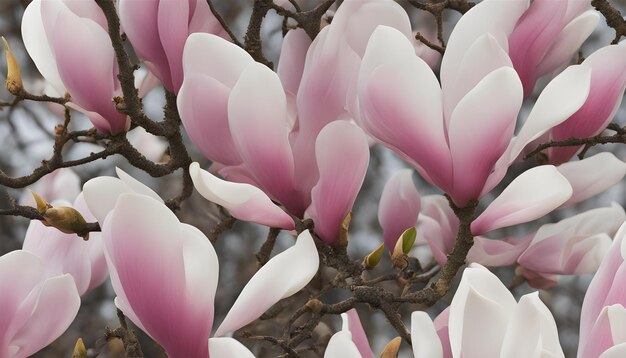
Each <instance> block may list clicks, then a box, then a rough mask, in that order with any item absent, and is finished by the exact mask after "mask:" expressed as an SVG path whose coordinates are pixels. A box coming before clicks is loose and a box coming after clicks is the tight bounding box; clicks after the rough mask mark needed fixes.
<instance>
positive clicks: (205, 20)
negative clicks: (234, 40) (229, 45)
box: [189, 0, 231, 40]
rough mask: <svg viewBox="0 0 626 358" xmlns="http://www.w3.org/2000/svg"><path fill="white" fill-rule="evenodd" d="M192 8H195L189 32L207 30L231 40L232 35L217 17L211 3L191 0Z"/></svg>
mask: <svg viewBox="0 0 626 358" xmlns="http://www.w3.org/2000/svg"><path fill="white" fill-rule="evenodd" d="M189 5H190V8H194V5H195V8H194V9H193V15H192V16H190V20H189V33H190V34H191V33H195V32H206V33H209V34H215V35H218V36H219V37H222V38H224V39H226V40H231V38H230V35H229V34H228V33H227V32H226V30H224V28H223V27H222V25H221V24H220V22H219V21H218V20H217V19H216V18H215V15H213V12H212V11H211V8H210V7H209V4H208V3H207V2H206V1H203V0H191V1H190V2H189Z"/></svg>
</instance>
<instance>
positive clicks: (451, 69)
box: [441, 0, 528, 88]
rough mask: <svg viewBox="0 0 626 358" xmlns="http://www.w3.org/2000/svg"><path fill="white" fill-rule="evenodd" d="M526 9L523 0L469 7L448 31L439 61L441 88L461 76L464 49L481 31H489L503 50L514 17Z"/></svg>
mask: <svg viewBox="0 0 626 358" xmlns="http://www.w3.org/2000/svg"><path fill="white" fill-rule="evenodd" d="M527 8H528V2H527V1H498V0H489V1H482V2H481V3H479V4H477V5H476V6H474V7H472V8H471V9H470V10H469V11H468V12H466V13H465V15H463V17H461V19H460V20H459V22H457V24H456V26H455V27H454V30H453V31H452V33H451V34H450V39H449V40H448V45H447V46H446V53H445V55H444V56H443V59H442V62H441V83H442V85H443V87H444V88H448V87H450V85H451V84H452V83H454V82H456V81H457V78H459V76H463V75H464V74H461V72H460V71H459V64H460V63H461V61H462V59H463V57H464V56H465V54H466V53H467V51H468V48H469V47H470V46H471V45H472V44H473V43H474V41H476V39H478V38H479V37H480V36H482V35H484V34H487V33H489V34H491V35H492V36H493V37H494V38H495V39H496V40H497V41H498V43H499V44H500V47H502V48H503V49H504V50H505V51H508V37H509V35H510V34H511V32H512V31H513V28H514V26H515V24H516V23H517V21H518V19H519V18H520V17H521V16H522V14H523V13H524V11H526V9H527Z"/></svg>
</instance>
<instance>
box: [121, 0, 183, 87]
mask: <svg viewBox="0 0 626 358" xmlns="http://www.w3.org/2000/svg"><path fill="white" fill-rule="evenodd" d="M160 2H161V1H159V0H147V1H135V0H120V2H119V5H118V11H119V15H120V23H121V24H122V27H123V28H124V32H125V33H126V35H127V36H128V39H129V40H130V42H131V43H132V45H133V49H134V50H135V52H137V55H138V56H139V57H140V58H142V59H144V60H147V61H149V62H150V63H151V64H152V66H151V67H152V70H153V73H154V75H155V76H157V77H158V78H159V79H160V80H161V82H163V83H164V86H165V87H166V88H167V89H168V90H170V91H173V90H174V86H173V84H172V78H171V74H170V67H169V63H168V61H167V57H166V56H165V51H164V50H163V46H162V45H161V39H160V38H159V30H158V12H159V3H160Z"/></svg>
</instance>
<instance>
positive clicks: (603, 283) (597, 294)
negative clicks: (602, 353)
mask: <svg viewBox="0 0 626 358" xmlns="http://www.w3.org/2000/svg"><path fill="white" fill-rule="evenodd" d="M624 235H626V224H622V226H621V227H620V229H619V230H618V232H617V234H615V238H614V240H613V244H612V245H611V249H610V250H609V253H608V254H607V255H606V256H605V258H604V260H602V263H601V264H600V267H599V268H598V271H597V272H596V274H595V275H594V277H593V279H592V280H591V283H590V284H589V288H588V289H587V293H586V294H585V299H584V300H583V306H582V311H581V315H580V344H579V348H578V351H579V352H583V351H584V350H585V347H586V345H587V342H593V341H592V340H590V337H591V335H592V333H593V332H592V331H593V327H594V324H595V322H596V319H597V318H598V316H600V313H601V311H602V310H603V308H604V307H605V306H607V305H611V304H615V303H619V304H621V305H622V306H623V305H624V304H626V297H621V298H620V297H619V296H620V294H619V293H620V292H623V291H624V287H623V283H622V280H620V279H619V277H621V276H620V274H622V275H623V266H624V258H623V252H624V251H626V250H625V248H624V246H626V245H624V240H623V239H624ZM613 286H615V290H614V288H613ZM615 292H617V294H615ZM622 296H623V295H622ZM593 345H594V344H592V345H591V346H593Z"/></svg>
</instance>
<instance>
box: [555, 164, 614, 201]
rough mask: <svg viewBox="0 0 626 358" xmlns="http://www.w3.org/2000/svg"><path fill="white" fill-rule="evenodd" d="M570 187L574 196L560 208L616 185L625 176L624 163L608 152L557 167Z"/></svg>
mask: <svg viewBox="0 0 626 358" xmlns="http://www.w3.org/2000/svg"><path fill="white" fill-rule="evenodd" d="M557 170H558V171H559V173H561V174H562V175H563V176H564V177H565V178H567V180H568V181H569V182H570V184H571V185H572V189H573V190H574V194H573V195H572V197H571V198H570V199H569V200H567V201H566V202H565V203H564V204H563V205H562V206H563V207H566V206H570V205H572V204H575V203H577V202H579V201H583V200H585V199H588V198H590V197H592V196H594V195H596V194H599V193H601V192H603V191H605V190H606V189H608V188H610V187H612V186H613V185H615V184H616V183H618V182H619V181H620V180H622V178H623V177H624V175H626V163H624V162H622V161H621V160H619V159H617V158H616V157H615V155H613V154H612V153H609V152H602V153H599V154H596V155H594V156H592V157H588V158H585V159H583V160H579V161H574V162H568V163H564V164H561V165H559V166H558V167H557Z"/></svg>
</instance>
